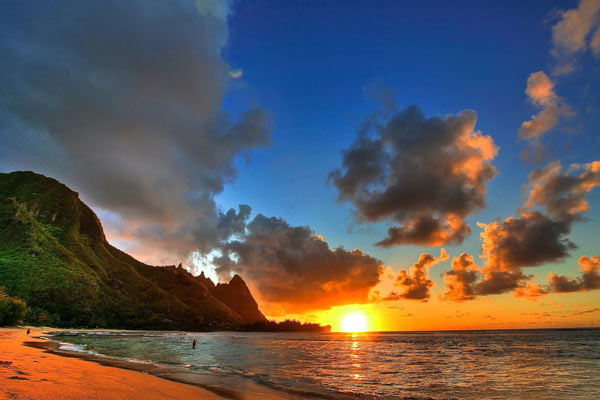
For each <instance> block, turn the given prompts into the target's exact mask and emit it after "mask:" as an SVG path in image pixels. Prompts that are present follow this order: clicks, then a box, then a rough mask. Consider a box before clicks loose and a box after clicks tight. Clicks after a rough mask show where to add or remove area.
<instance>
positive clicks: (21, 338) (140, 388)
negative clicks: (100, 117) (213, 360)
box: [0, 328, 235, 400]
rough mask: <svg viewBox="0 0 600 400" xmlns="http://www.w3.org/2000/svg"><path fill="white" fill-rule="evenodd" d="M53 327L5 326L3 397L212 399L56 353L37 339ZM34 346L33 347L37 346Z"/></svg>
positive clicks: (0, 335) (0, 365) (213, 398)
mask: <svg viewBox="0 0 600 400" xmlns="http://www.w3.org/2000/svg"><path fill="white" fill-rule="evenodd" d="M50 330H51V329H43V330H40V329H38V328H35V329H32V331H31V334H30V336H27V333H26V329H25V328H0V399H2V400H4V399H19V400H20V399H36V400H51V399H52V400H53V399H57V400H58V399H65V400H69V399H78V400H80V399H117V400H120V399H123V400H125V399H128V400H134V399H140V400H142V399H144V400H145V399H148V400H158V399H182V400H187V399H208V400H222V399H223V398H231V397H235V396H230V395H228V393H222V394H223V395H224V396H219V395H217V394H215V393H212V392H209V391H208V390H206V389H203V388H201V387H197V386H192V385H187V384H183V383H178V382H173V381H172V380H166V379H161V378H158V377H156V376H153V375H147V374H144V373H142V372H138V371H132V370H128V369H122V368H115V367H110V366H106V365H101V364H99V363H97V362H90V361H86V360H82V359H78V358H74V357H63V356H61V355H58V354H55V353H54V351H53V349H52V348H51V347H52V343H51V342H49V341H46V340H41V339H36V338H35V337H36V336H38V337H39V336H41V335H42V332H48V331H50ZM32 346H33V347H32Z"/></svg>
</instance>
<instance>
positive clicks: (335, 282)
mask: <svg viewBox="0 0 600 400" xmlns="http://www.w3.org/2000/svg"><path fill="white" fill-rule="evenodd" d="M246 228H247V229H246V232H245V233H244V234H242V235H240V238H239V240H233V241H229V242H227V243H224V244H223V245H222V246H221V251H222V252H223V256H222V257H220V258H217V259H216V260H215V264H216V265H217V266H218V268H217V272H218V274H219V275H220V276H221V277H229V276H230V275H231V274H232V273H234V272H235V273H240V274H241V275H243V276H244V278H246V279H247V280H248V281H250V282H251V283H252V285H253V286H254V288H256V290H257V292H258V293H257V294H258V296H259V297H260V298H261V299H262V300H263V301H265V302H268V303H272V304H275V305H277V306H278V307H279V308H280V309H281V310H282V311H284V312H287V313H290V312H292V313H298V312H304V311H306V310H312V309H327V308H330V307H333V306H336V305H344V304H359V303H367V302H368V301H369V292H370V290H371V289H372V288H373V287H374V286H375V285H376V284H377V283H379V279H380V275H381V274H383V273H384V269H383V266H382V262H381V261H380V260H378V259H376V258H374V257H371V256H369V255H368V254H365V253H363V252H362V251H360V250H358V249H355V250H352V251H348V250H345V249H343V248H337V249H330V248H329V245H328V244H327V242H325V241H323V240H322V238H321V237H319V236H316V235H315V234H314V232H313V231H312V230H311V229H310V228H309V227H307V226H291V225H289V224H288V223H287V222H286V221H285V220H283V219H281V218H274V217H271V218H268V217H265V216H264V215H261V214H259V215H257V216H256V217H255V218H254V219H253V220H252V221H251V222H250V223H248V225H247V227H246Z"/></svg>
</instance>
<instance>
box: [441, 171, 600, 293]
mask: <svg viewBox="0 0 600 400" xmlns="http://www.w3.org/2000/svg"><path fill="white" fill-rule="evenodd" d="M576 171H581V172H579V173H577V172H576ZM598 185H600V163H599V162H598V161H594V162H591V163H588V164H583V165H580V164H572V165H571V166H570V168H569V169H568V170H567V171H564V170H563V169H562V167H561V165H560V163H559V162H557V161H555V162H552V163H550V164H548V166H547V167H546V168H544V169H540V170H534V171H533V172H532V173H531V174H530V175H529V183H528V185H527V186H526V187H527V189H528V196H527V199H526V201H525V205H524V207H523V208H522V209H521V210H519V215H518V216H516V217H509V218H507V219H505V220H504V221H500V220H496V221H493V222H490V223H488V224H483V223H479V224H478V225H479V226H480V227H481V228H483V232H482V233H481V239H482V257H483V258H485V260H486V261H485V265H484V267H483V268H482V269H481V270H479V268H478V266H477V265H475V264H474V261H473V257H472V256H470V255H469V254H467V253H463V254H461V256H460V257H458V258H455V259H454V260H453V261H452V270H451V271H447V272H445V273H444V280H445V281H446V294H445V297H444V298H445V299H447V300H453V301H464V300H472V299H474V298H475V297H476V296H485V295H490V294H501V293H506V292H510V291H513V290H514V295H515V296H516V297H524V298H528V299H530V300H535V299H537V298H539V297H541V296H544V295H546V294H547V293H549V292H550V291H575V290H581V289H580V287H582V286H580V285H583V282H584V278H585V282H587V283H586V284H587V285H589V287H590V288H592V287H594V285H598V280H599V279H600V278H597V260H596V258H595V257H592V258H587V257H586V258H582V259H581V260H582V263H584V264H585V265H586V268H587V269H585V271H584V273H583V275H582V278H578V279H577V280H572V279H570V278H566V277H560V276H557V275H556V274H553V275H551V284H550V285H549V286H541V285H539V284H537V285H534V284H533V283H531V276H530V275H526V274H525V273H524V272H523V268H525V267H534V266H539V265H544V264H547V263H553V262H557V261H560V260H563V259H564V258H565V257H567V256H568V254H569V251H570V250H572V249H574V248H576V246H575V244H574V243H573V242H571V241H570V240H569V238H568V234H569V233H570V232H571V228H572V226H573V224H574V223H575V222H577V221H579V220H581V219H582V214H583V213H584V212H585V211H587V210H588V203H587V201H586V195H587V193H589V192H590V191H591V190H592V189H593V188H595V187H596V186H598ZM536 208H542V209H543V211H542V210H539V209H536ZM582 265H583V264H582Z"/></svg>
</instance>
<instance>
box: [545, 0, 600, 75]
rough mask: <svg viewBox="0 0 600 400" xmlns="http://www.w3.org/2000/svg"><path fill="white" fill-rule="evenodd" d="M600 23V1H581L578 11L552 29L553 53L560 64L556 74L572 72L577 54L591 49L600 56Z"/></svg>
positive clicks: (569, 12) (576, 9)
mask: <svg viewBox="0 0 600 400" xmlns="http://www.w3.org/2000/svg"><path fill="white" fill-rule="evenodd" d="M599 22H600V0H581V1H580V2H579V6H578V7H577V8H574V9H571V10H567V11H565V12H563V13H562V15H561V19H560V21H559V22H558V23H556V25H554V26H553V27H552V44H553V45H554V48H553V49H552V54H553V55H554V57H555V58H556V59H557V62H558V64H557V66H556V68H555V70H554V73H555V74H556V75H561V74H566V73H570V72H572V71H573V70H574V69H575V57H576V55H577V54H578V53H581V52H582V51H584V50H586V49H587V48H588V46H589V47H590V48H591V50H592V52H593V53H594V55H596V56H597V55H599V54H600V33H599V32H600V28H596V27H598V26H599ZM594 29H595V32H594ZM592 32H594V33H593V34H592Z"/></svg>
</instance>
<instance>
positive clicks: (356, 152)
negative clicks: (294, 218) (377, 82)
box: [329, 106, 497, 247]
mask: <svg viewBox="0 0 600 400" xmlns="http://www.w3.org/2000/svg"><path fill="white" fill-rule="evenodd" d="M476 119H477V118H476V115H475V112H473V111H462V112H460V113H459V114H457V115H447V116H445V117H438V116H434V117H429V118H426V117H425V116H424V115H423V113H422V112H421V110H420V109H419V108H418V107H417V106H411V107H408V108H407V109H405V110H403V111H400V112H397V113H396V114H394V115H393V116H392V117H391V118H389V119H387V120H386V121H379V120H378V119H377V118H375V117H373V118H372V119H371V120H369V121H368V122H367V124H365V125H364V127H363V128H362V129H361V130H360V131H359V133H358V137H357V138H356V140H355V141H354V143H353V144H352V145H350V147H349V148H348V149H346V150H344V152H343V157H342V166H341V168H340V169H338V170H335V171H333V172H332V173H331V174H330V175H329V181H330V182H332V183H333V184H334V185H335V187H336V188H337V189H338V201H340V202H345V201H347V202H350V203H352V204H353V205H354V206H355V214H356V217H357V219H358V221H359V222H361V223H364V222H375V221H393V222H396V223H400V224H401V225H400V226H393V227H391V228H390V230H389V236H388V237H387V238H385V239H383V240H382V241H380V242H379V243H377V244H378V245H380V246H385V247H388V246H392V245H394V244H419V245H431V246H438V245H442V244H446V243H461V242H462V241H463V239H464V238H465V237H466V236H467V235H468V234H469V233H470V229H469V227H468V226H467V225H466V224H465V222H464V219H465V217H466V216H468V215H469V214H471V213H473V212H474V211H475V210H478V209H480V208H482V207H483V206H484V205H485V195H486V193H485V187H486V184H487V182H488V181H489V180H490V179H491V178H492V177H493V176H494V175H495V173H496V170H495V168H494V167H493V166H492V165H491V163H490V161H491V160H492V159H493V158H494V157H495V156H496V153H497V148H496V146H495V145H494V143H493V140H492V139H491V138H490V137H489V136H484V135H482V134H481V132H479V131H475V130H474V128H475V123H476Z"/></svg>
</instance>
